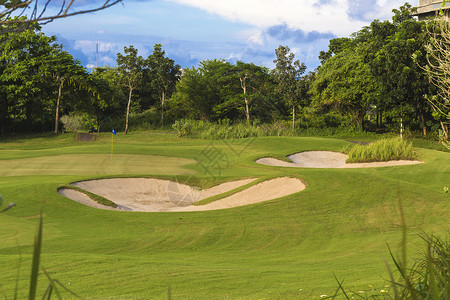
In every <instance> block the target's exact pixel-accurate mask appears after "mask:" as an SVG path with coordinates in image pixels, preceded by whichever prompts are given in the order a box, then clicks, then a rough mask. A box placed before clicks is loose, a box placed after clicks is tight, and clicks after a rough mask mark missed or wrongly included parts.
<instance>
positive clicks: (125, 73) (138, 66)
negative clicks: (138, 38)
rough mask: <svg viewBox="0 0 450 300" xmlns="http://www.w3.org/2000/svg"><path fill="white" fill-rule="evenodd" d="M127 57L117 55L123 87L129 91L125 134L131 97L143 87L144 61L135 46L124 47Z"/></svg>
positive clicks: (126, 126) (126, 127)
mask: <svg viewBox="0 0 450 300" xmlns="http://www.w3.org/2000/svg"><path fill="white" fill-rule="evenodd" d="M124 52H125V55H122V54H121V53H117V70H118V72H119V74H120V78H121V82H122V85H124V86H125V87H126V88H127V89H128V104H127V112H126V119H125V133H128V118H129V115H130V105H131V97H132V95H133V91H134V90H135V89H137V88H139V86H140V85H141V82H142V68H143V67H144V59H143V58H142V57H141V56H138V50H137V49H135V48H134V47H133V46H130V47H124Z"/></svg>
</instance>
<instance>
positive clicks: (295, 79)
mask: <svg viewBox="0 0 450 300" xmlns="http://www.w3.org/2000/svg"><path fill="white" fill-rule="evenodd" d="M290 51H291V50H290V49H289V47H288V46H281V45H280V46H279V47H278V49H275V54H276V56H277V59H276V60H274V61H273V62H274V63H275V64H276V66H275V69H274V70H273V74H274V78H275V80H276V81H277V84H278V86H277V90H278V91H279V92H280V94H281V96H282V97H283V99H284V101H285V102H286V104H287V105H289V106H290V107H291V108H292V129H295V107H296V106H297V105H298V104H299V103H300V100H301V97H302V91H303V89H302V83H301V79H302V78H301V76H302V75H303V73H305V71H306V65H305V64H304V63H301V62H300V60H295V61H294V58H295V55H294V53H291V52H290Z"/></svg>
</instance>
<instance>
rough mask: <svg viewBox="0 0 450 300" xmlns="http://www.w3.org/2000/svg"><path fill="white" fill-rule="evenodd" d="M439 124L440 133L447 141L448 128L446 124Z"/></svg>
mask: <svg viewBox="0 0 450 300" xmlns="http://www.w3.org/2000/svg"><path fill="white" fill-rule="evenodd" d="M439 122H440V123H441V128H442V131H443V132H444V139H446V140H448V127H447V124H444V123H442V121H439Z"/></svg>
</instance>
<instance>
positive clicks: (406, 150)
mask: <svg viewBox="0 0 450 300" xmlns="http://www.w3.org/2000/svg"><path fill="white" fill-rule="evenodd" d="M347 154H348V159H347V161H346V162H347V163H360V162H375V161H389V160H415V159H417V153H416V152H415V151H414V147H413V146H412V143H411V142H407V141H405V140H403V139H401V138H391V139H383V140H379V141H376V142H373V143H370V144H368V145H355V146H353V147H352V148H351V149H350V150H349V151H348V153H347Z"/></svg>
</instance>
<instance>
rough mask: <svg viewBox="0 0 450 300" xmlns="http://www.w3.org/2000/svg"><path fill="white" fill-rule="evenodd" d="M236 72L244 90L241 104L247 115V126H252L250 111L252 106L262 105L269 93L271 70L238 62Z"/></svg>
mask: <svg viewBox="0 0 450 300" xmlns="http://www.w3.org/2000/svg"><path fill="white" fill-rule="evenodd" d="M236 70H237V72H238V76H239V82H240V85H241V89H242V95H241V97H240V98H239V99H242V98H243V100H240V101H239V104H240V105H241V106H242V108H243V111H244V113H245V118H246V120H247V124H250V109H251V106H252V104H254V103H255V104H256V103H257V105H262V102H263V101H264V100H265V96H267V95H268V94H269V92H268V90H267V89H268V81H269V79H270V74H269V70H268V69H267V68H264V67H260V66H256V65H254V64H253V63H244V62H242V61H238V62H236Z"/></svg>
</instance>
